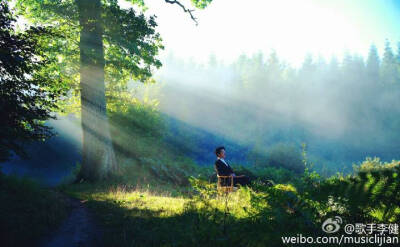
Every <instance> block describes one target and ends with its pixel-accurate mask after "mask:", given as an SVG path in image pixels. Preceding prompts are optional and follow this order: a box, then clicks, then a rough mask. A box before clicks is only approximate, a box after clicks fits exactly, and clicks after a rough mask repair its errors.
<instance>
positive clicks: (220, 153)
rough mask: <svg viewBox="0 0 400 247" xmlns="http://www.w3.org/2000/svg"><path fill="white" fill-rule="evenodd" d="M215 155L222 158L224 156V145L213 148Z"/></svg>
mask: <svg viewBox="0 0 400 247" xmlns="http://www.w3.org/2000/svg"><path fill="white" fill-rule="evenodd" d="M215 155H217V157H219V158H222V159H224V158H225V147H222V146H221V147H217V148H216V149H215Z"/></svg>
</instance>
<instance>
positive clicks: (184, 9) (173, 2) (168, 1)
mask: <svg viewBox="0 0 400 247" xmlns="http://www.w3.org/2000/svg"><path fill="white" fill-rule="evenodd" d="M165 2H166V3H170V4H178V5H179V6H180V7H181V8H182V9H183V11H184V12H186V13H189V15H190V18H192V20H193V21H194V22H195V23H196V26H197V25H198V24H199V23H198V22H197V18H196V17H194V16H193V14H192V12H193V11H195V10H194V9H187V8H186V7H185V6H184V5H183V4H182V3H181V2H179V1H177V0H165Z"/></svg>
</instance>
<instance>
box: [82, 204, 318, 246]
mask: <svg viewBox="0 0 400 247" xmlns="http://www.w3.org/2000/svg"><path fill="white" fill-rule="evenodd" d="M87 206H88V207H89V208H90V209H92V210H93V212H94V213H95V215H96V216H97V217H98V218H99V220H100V222H102V225H103V226H102V227H103V229H104V236H103V243H104V245H103V246H267V245H268V246H282V242H281V236H289V235H290V234H292V236H295V233H293V231H296V230H298V229H296V227H295V224H296V223H295V221H294V222H293V223H294V225H293V224H280V223H279V222H276V221H274V220H268V219H261V220H260V219H258V220H255V219H251V218H244V219H237V218H235V217H233V216H231V215H229V214H227V215H226V218H225V220H224V212H221V211H219V210H217V209H214V210H213V211H210V210H206V209H204V210H201V209H194V208H191V207H190V203H189V204H187V205H186V207H185V210H184V212H183V213H181V214H178V215H173V216H168V217H163V216H161V213H162V212H163V209H162V208H161V209H157V210H149V209H138V208H128V207H125V206H122V205H121V203H120V202H117V201H113V200H107V201H95V200H90V201H88V202H87ZM224 221H225V224H224ZM224 225H225V230H224ZM293 227H294V228H293ZM304 234H306V233H304ZM309 234H311V233H310V232H309Z"/></svg>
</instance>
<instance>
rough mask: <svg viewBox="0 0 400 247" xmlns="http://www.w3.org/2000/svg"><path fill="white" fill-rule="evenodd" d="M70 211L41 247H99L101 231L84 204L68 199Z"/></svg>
mask: <svg viewBox="0 0 400 247" xmlns="http://www.w3.org/2000/svg"><path fill="white" fill-rule="evenodd" d="M68 200H69V202H70V203H71V206H72V210H71V213H70V214H69V216H68V217H67V218H66V219H65V220H64V221H63V222H62V223H61V225H60V226H59V228H58V229H57V230H56V231H55V232H54V233H53V234H52V235H50V236H49V237H47V238H46V239H45V240H44V241H43V244H42V245H41V246H43V247H64V246H65V247H67V246H68V247H75V246H85V247H86V246H88V247H90V246H100V245H101V242H100V241H101V230H100V227H99V226H98V225H97V224H96V222H95V220H94V219H93V216H92V214H91V213H90V212H89V210H88V209H87V207H86V206H85V204H84V202H81V201H79V200H78V199H74V198H68Z"/></svg>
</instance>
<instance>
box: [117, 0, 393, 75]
mask: <svg viewBox="0 0 400 247" xmlns="http://www.w3.org/2000/svg"><path fill="white" fill-rule="evenodd" d="M121 2H122V0H121ZM181 2H182V3H184V4H185V6H188V7H191V4H190V1H188V0H182V1H181ZM145 3H146V5H147V6H148V10H147V14H149V15H150V14H155V15H156V16H157V22H158V25H159V26H158V31H159V32H160V34H161V36H162V38H163V41H164V45H165V47H166V49H165V51H163V53H164V55H165V54H167V53H170V52H173V53H174V55H176V56H178V57H181V58H184V59H193V60H195V61H198V62H202V63H203V62H207V60H208V58H209V56H210V54H215V55H216V56H217V58H219V59H222V60H223V61H224V62H226V63H230V62H232V61H234V60H235V59H236V58H237V57H238V56H239V55H241V54H243V53H244V54H248V55H251V54H254V53H256V52H258V51H262V52H264V54H269V53H270V52H271V51H272V50H275V51H276V52H277V54H278V56H279V57H282V58H283V59H284V60H285V61H286V62H288V63H290V64H292V65H293V66H295V67H296V66H298V65H300V64H301V62H302V61H303V59H304V56H305V55H306V53H308V52H310V53H311V54H312V55H313V56H314V57H315V58H316V57H317V56H319V55H321V56H322V57H324V58H326V59H327V60H329V59H330V58H331V56H332V54H335V55H336V56H337V57H338V58H341V57H342V55H343V54H344V52H345V51H346V50H347V51H350V52H352V53H353V52H356V53H358V54H360V55H362V56H364V57H366V55H367V54H368V50H369V47H370V45H371V44H372V43H374V44H375V45H376V46H377V47H378V51H379V52H380V54H382V52H383V46H384V43H385V39H388V40H389V41H390V42H391V44H392V48H393V50H397V42H398V41H400V28H399V26H400V0H351V1H350V0H301V1H299V0H279V1H278V0H275V1H272V0H246V1H244V0H214V1H213V2H212V3H211V4H210V5H209V6H208V7H207V8H206V9H204V10H196V11H195V12H194V14H195V16H196V17H197V18H198V22H199V24H198V26H196V25H195V23H194V22H193V21H192V20H191V19H190V17H189V15H188V14H187V13H184V12H183V11H182V9H181V8H180V7H179V6H178V5H176V4H175V5H171V4H167V3H165V1H164V0H145Z"/></svg>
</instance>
